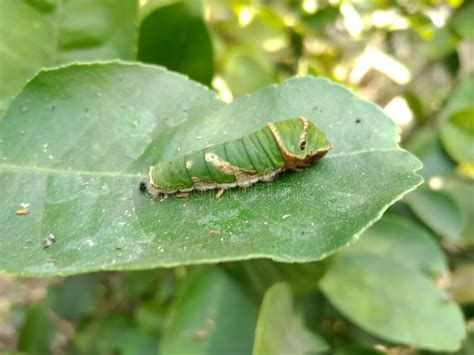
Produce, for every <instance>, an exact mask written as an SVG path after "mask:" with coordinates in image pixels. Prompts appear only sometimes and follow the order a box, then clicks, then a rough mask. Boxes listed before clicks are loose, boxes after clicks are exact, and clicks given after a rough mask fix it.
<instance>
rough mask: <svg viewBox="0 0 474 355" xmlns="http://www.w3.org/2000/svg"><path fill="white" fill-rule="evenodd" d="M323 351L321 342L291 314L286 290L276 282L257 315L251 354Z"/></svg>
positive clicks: (292, 312) (282, 283)
mask: <svg viewBox="0 0 474 355" xmlns="http://www.w3.org/2000/svg"><path fill="white" fill-rule="evenodd" d="M327 349H328V345H327V344H326V342H325V341H324V339H323V338H321V337H320V336H318V335H317V334H314V333H312V332H311V331H310V330H309V329H307V328H306V326H305V324H304V321H303V319H302V317H301V315H299V314H298V313H296V312H295V310H294V306H293V297H292V295H291V289H290V287H289V286H288V285H287V284H285V283H284V282H280V283H277V284H275V285H273V286H272V287H271V288H269V289H268V291H267V292H266V293H265V297H264V299H263V302H262V306H261V308H260V312H259V315H258V322H257V330H256V332H255V342H254V346H253V355H270V354H271V355H279V354H280V355H286V354H292V355H303V354H308V353H311V354H313V353H321V352H324V351H326V350H327Z"/></svg>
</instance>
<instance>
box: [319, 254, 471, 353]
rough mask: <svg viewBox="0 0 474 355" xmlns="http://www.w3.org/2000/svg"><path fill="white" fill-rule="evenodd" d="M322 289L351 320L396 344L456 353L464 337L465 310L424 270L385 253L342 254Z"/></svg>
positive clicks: (325, 279) (323, 283)
mask: <svg viewBox="0 0 474 355" xmlns="http://www.w3.org/2000/svg"><path fill="white" fill-rule="evenodd" d="M321 288H322V290H323V292H324V293H325V294H326V296H327V297H328V298H329V300H330V301H331V303H332V304H333V305H334V306H335V307H336V308H337V309H338V310H339V311H341V312H342V313H343V314H344V315H345V316H346V317H348V318H349V319H350V320H351V321H352V322H354V323H355V324H357V325H359V326H360V327H361V328H362V329H364V330H366V331H368V332H370V333H372V334H374V335H377V336H379V337H381V338H384V339H386V340H389V341H392V342H395V343H402V344H409V345H414V346H416V347H420V348H425V349H432V350H438V351H443V350H444V351H453V350H456V349H458V348H459V347H460V345H461V340H462V339H463V337H464V335H465V327H464V320H463V316H462V313H461V311H460V309H459V308H458V306H457V305H456V304H455V303H454V302H453V301H451V300H449V298H448V296H447V294H446V293H443V291H442V290H440V289H439V288H438V287H437V286H436V285H435V284H434V282H433V281H432V280H430V279H428V278H427V277H426V276H424V275H423V274H422V273H421V272H417V271H416V270H414V269H413V268H412V267H410V266H407V265H405V264H404V263H403V262H399V261H396V260H393V259H391V258H386V257H385V256H379V255H376V254H370V253H359V252H354V253H344V254H342V255H338V256H337V257H336V260H335V261H334V263H333V264H332V267H331V268H330V269H329V271H328V273H327V274H326V275H325V277H324V278H323V279H322V280H321Z"/></svg>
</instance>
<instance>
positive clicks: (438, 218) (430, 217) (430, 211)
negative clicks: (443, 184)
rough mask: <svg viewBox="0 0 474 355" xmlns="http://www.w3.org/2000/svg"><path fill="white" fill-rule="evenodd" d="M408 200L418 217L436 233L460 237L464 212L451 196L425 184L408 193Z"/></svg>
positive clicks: (454, 237) (455, 237) (450, 237)
mask: <svg viewBox="0 0 474 355" xmlns="http://www.w3.org/2000/svg"><path fill="white" fill-rule="evenodd" d="M406 200H407V202H408V204H409V205H410V207H411V209H412V210H413V212H415V214H416V215H417V216H418V218H420V219H421V220H422V221H423V222H424V223H425V224H426V225H427V226H428V227H430V228H431V229H432V230H433V231H434V232H435V233H437V234H438V235H440V236H442V237H446V238H449V239H458V238H460V236H461V231H462V213H461V210H460V208H459V206H458V205H457V203H456V201H455V200H454V199H453V198H452V197H451V196H449V195H447V194H446V193H444V192H442V191H435V190H431V189H430V188H428V187H426V186H423V187H421V188H419V189H417V190H416V191H413V192H412V193H410V194H409V195H407V197H406Z"/></svg>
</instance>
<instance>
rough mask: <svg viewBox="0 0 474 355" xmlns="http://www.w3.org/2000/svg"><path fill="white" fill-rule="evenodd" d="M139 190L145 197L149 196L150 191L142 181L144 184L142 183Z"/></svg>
mask: <svg viewBox="0 0 474 355" xmlns="http://www.w3.org/2000/svg"><path fill="white" fill-rule="evenodd" d="M139 188H140V192H141V193H142V194H143V195H145V194H147V192H148V191H147V190H146V182H144V181H142V182H141V183H140V187H139Z"/></svg>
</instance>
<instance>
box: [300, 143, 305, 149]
mask: <svg viewBox="0 0 474 355" xmlns="http://www.w3.org/2000/svg"><path fill="white" fill-rule="evenodd" d="M305 147H306V141H302V142H301V143H300V150H304V148H305Z"/></svg>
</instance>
